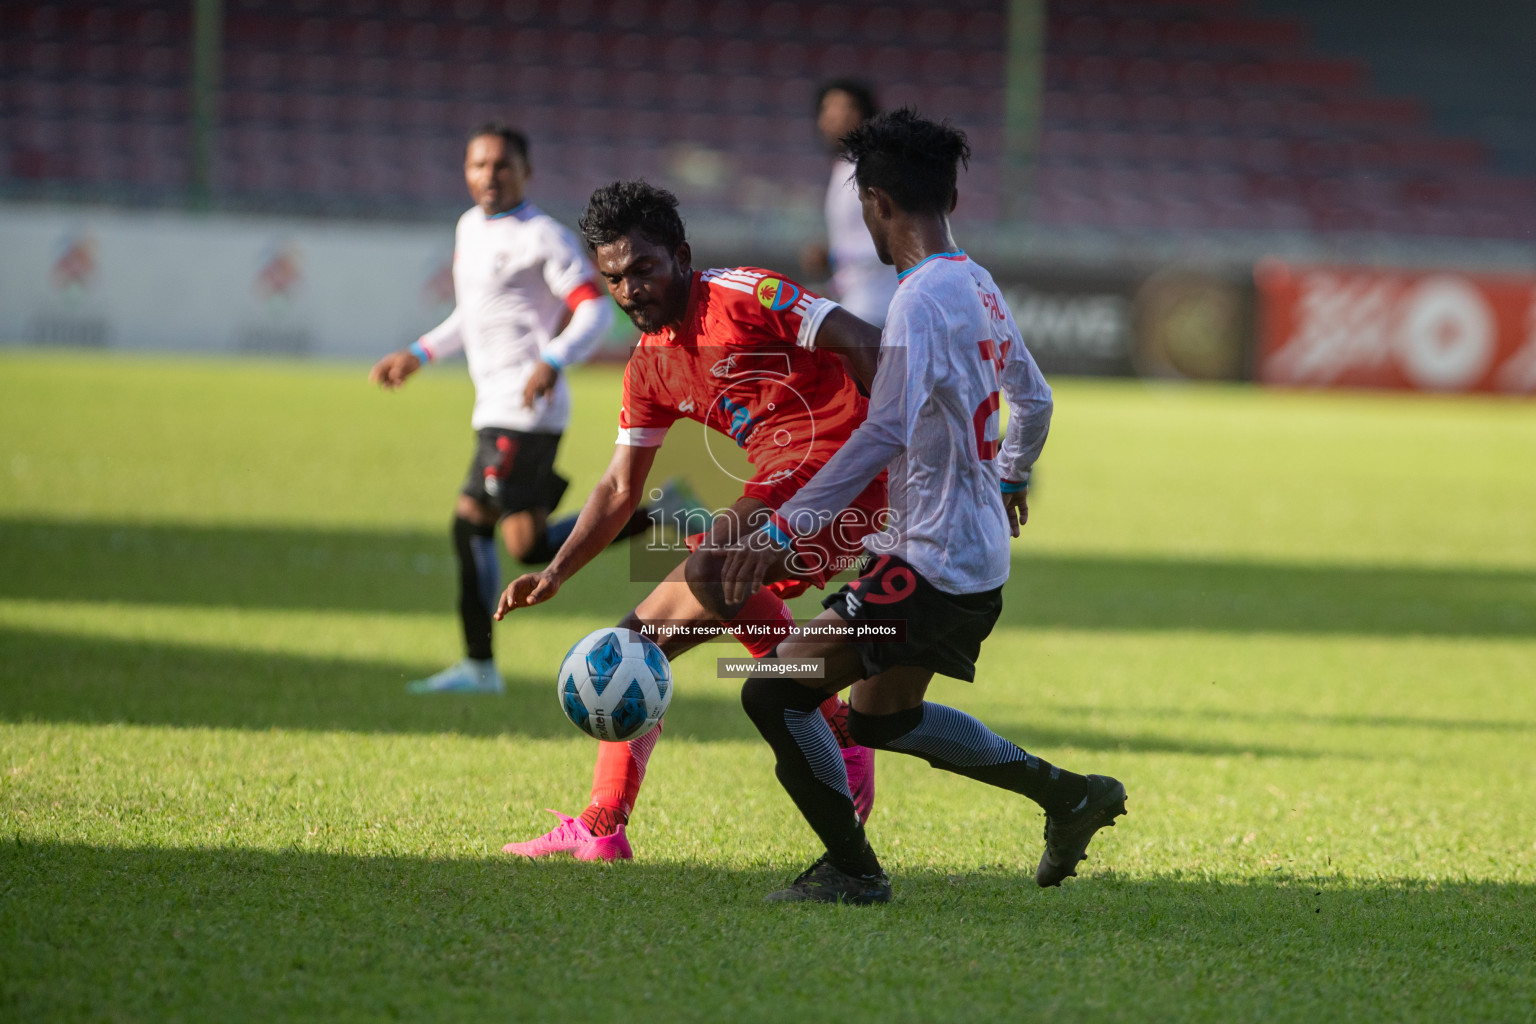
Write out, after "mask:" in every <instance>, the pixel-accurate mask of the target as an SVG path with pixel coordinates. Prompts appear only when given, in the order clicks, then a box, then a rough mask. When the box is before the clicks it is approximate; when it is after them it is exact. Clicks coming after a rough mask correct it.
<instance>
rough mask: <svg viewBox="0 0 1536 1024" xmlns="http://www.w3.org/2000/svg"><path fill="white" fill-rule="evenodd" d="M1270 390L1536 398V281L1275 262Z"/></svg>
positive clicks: (1262, 366) (1265, 318) (1261, 333)
mask: <svg viewBox="0 0 1536 1024" xmlns="http://www.w3.org/2000/svg"><path fill="white" fill-rule="evenodd" d="M1254 281H1255V284H1256V285H1257V286H1258V304H1259V313H1258V320H1259V322H1258V372H1257V377H1258V379H1259V380H1260V381H1262V382H1264V383H1266V384H1280V385H1290V386H1301V387H1365V388H1406V389H1411V390H1416V391H1493V392H1501V393H1507V394H1525V395H1536V275H1532V276H1519V275H1494V274H1462V273H1454V272H1447V271H1435V270H1427V271H1408V270H1376V269H1359V268H1349V267H1326V266H1303V265H1296V264H1288V263H1279V262H1271V261H1266V262H1264V263H1261V264H1260V265H1259V266H1258V268H1257V269H1256V270H1255V271H1254Z"/></svg>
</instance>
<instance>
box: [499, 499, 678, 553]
mask: <svg viewBox="0 0 1536 1024" xmlns="http://www.w3.org/2000/svg"><path fill="white" fill-rule="evenodd" d="M650 525H651V515H650V512H649V511H647V510H646V509H644V508H639V509H636V510H635V513H634V515H632V516H630V517H629V522H627V523H625V524H624V526H623V528H622V529H621V530H619V535H618V536H617V537H615V538H613V543H615V544H617V543H618V542H619V541H621V540H626V539H628V538H630V537H633V536H634V535H635V534H637V533H639V532H640V531H641V530H644V529H647V528H649V527H650ZM575 529H576V516H574V515H571V516H566V517H565V518H564V519H556V520H555V521H554V522H552V523H547V524H546V525H545V527H544V535H543V536H542V537H540V538H539V539H538V540H536V541H534V542H533V547H531V548H529V549H528V552H527V554H525V555H523V556H522V557H521V558H519V559H518V561H519V562H521V563H523V564H524V565H544V564H545V563H546V562H549V561H551V560H552V559H553V558H554V557H555V555H556V554H558V553H559V551H560V545H562V544H564V543H565V542H566V540H567V539H568V538H569V537H570V536H571V531H573V530H575Z"/></svg>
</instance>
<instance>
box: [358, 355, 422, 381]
mask: <svg viewBox="0 0 1536 1024" xmlns="http://www.w3.org/2000/svg"><path fill="white" fill-rule="evenodd" d="M419 369H421V360H420V359H418V358H417V357H416V353H414V352H412V351H411V350H410V349H408V348H403V349H401V350H400V351H399V352H391V353H390V354H389V355H387V356H385V357H384V358H383V359H380V360H379V361H378V362H376V363H374V364H373V369H371V370H369V371H368V380H369V381H371V382H372V383H374V384H377V385H378V386H379V387H381V388H384V389H385V390H386V391H393V390H395V389H396V388H398V387H399V386H400V385H402V384H404V383H405V379H406V378H407V377H409V376H410V375H411V374H413V373H415V372H416V371H417V370H419Z"/></svg>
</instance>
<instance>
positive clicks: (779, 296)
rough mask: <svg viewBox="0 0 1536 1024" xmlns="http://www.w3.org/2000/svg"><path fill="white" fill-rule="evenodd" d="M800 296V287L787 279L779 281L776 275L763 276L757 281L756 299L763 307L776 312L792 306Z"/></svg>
mask: <svg viewBox="0 0 1536 1024" xmlns="http://www.w3.org/2000/svg"><path fill="white" fill-rule="evenodd" d="M799 298H800V289H799V288H797V287H795V286H794V285H792V284H790V283H789V282H788V281H781V280H779V279H778V278H776V277H765V278H763V279H762V280H761V281H759V282H757V301H758V302H761V303H762V304H763V308H764V309H771V310H773V311H775V312H778V311H779V310H782V309H788V308H789V307H790V306H793V305H794V304H795V302H796V301H797V300H798V299H799Z"/></svg>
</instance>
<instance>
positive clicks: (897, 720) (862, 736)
mask: <svg viewBox="0 0 1536 1024" xmlns="http://www.w3.org/2000/svg"><path fill="white" fill-rule="evenodd" d="M922 720H923V709H922V706H921V705H919V706H918V707H915V708H908V709H907V710H905V711H897V712H896V713H895V714H890V715H866V714H862V713H860V712H859V711H858V710H857V709H856V708H849V709H848V736H849V738H851V739H852V740H853V742H855V743H857V744H858V745H859V746H861V747H869V748H870V749H871V750H889V749H890V742H891V741H892V740H894V739H897V738H899V737H902V736H905V735H906V734H907V733H909V732H911V731H912V730H913V729H915V728H917V726H918V724H919V723H920V722H922Z"/></svg>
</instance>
